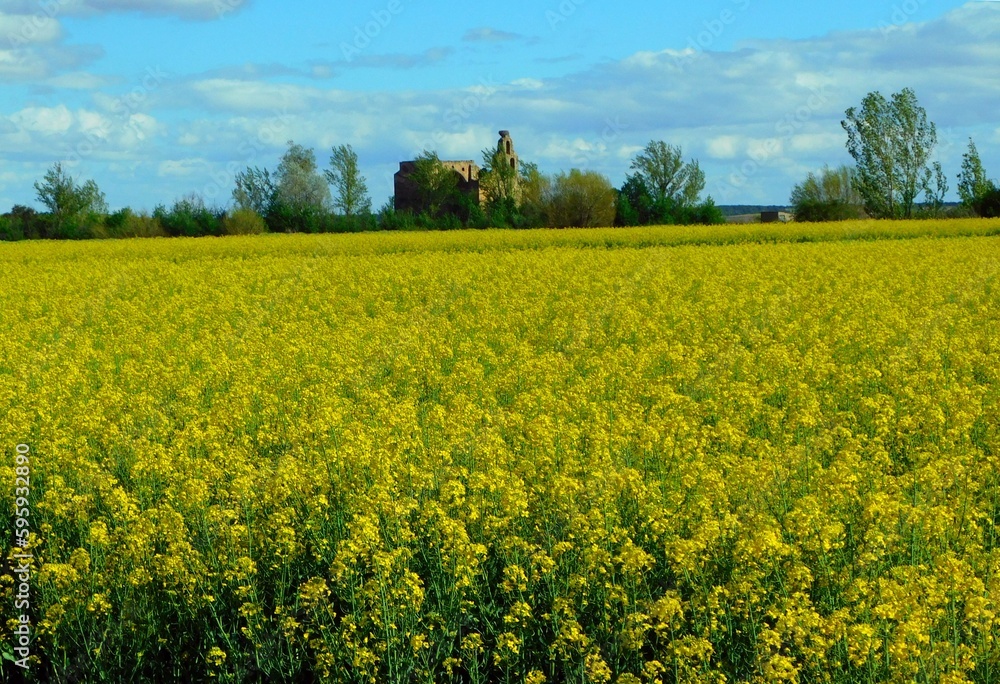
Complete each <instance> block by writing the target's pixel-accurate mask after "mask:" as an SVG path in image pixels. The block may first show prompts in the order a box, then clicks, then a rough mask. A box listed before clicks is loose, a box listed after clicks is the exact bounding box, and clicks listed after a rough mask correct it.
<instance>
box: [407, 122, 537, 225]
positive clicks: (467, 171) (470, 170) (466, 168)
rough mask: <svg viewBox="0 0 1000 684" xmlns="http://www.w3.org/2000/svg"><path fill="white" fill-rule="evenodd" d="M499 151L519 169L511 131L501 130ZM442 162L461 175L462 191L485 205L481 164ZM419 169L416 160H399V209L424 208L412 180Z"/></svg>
mask: <svg viewBox="0 0 1000 684" xmlns="http://www.w3.org/2000/svg"><path fill="white" fill-rule="evenodd" d="M497 150H499V151H500V152H502V153H503V155H504V157H505V158H506V163H508V164H510V167H511V168H512V169H514V170H515V171H516V170H517V168H518V164H519V161H518V158H517V152H515V151H514V141H513V140H512V139H511V137H510V131H500V140H499V142H497ZM441 164H442V165H443V166H444V167H445V168H448V169H451V170H452V171H453V172H454V173H455V174H457V175H458V189H459V192H462V193H463V194H465V195H467V196H468V197H470V198H472V200H473V201H474V202H476V203H477V204H479V205H482V204H483V202H485V200H486V194H485V191H484V189H483V188H482V187H481V186H480V184H479V171H480V168H479V165H478V164H476V162H474V161H472V160H471V159H464V160H459V161H452V160H449V161H443V160H442V161H441ZM416 168H417V163H416V161H404V162H399V171H397V172H396V174H395V176H393V185H394V189H395V195H394V203H395V207H396V211H412V212H414V213H419V212H420V211H422V210H423V209H424V207H422V206H421V197H420V191H419V189H418V188H417V185H416V183H415V182H414V181H413V179H412V175H413V172H414V171H415V170H416Z"/></svg>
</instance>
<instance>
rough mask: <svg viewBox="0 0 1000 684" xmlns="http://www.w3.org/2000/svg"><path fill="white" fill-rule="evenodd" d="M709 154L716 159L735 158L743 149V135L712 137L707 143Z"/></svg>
mask: <svg viewBox="0 0 1000 684" xmlns="http://www.w3.org/2000/svg"><path fill="white" fill-rule="evenodd" d="M706 149H707V150H708V154H709V156H712V157H715V158H716V159H733V158H734V157H736V155H737V154H739V152H740V149H741V137H740V136H738V135H720V136H717V137H715V138H712V139H711V140H709V141H708V144H707V145H706Z"/></svg>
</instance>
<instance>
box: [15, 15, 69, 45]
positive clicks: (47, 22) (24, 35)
mask: <svg viewBox="0 0 1000 684" xmlns="http://www.w3.org/2000/svg"><path fill="white" fill-rule="evenodd" d="M62 35H63V32H62V26H60V25H59V22H58V21H57V20H56V19H54V18H52V17H49V16H46V15H45V14H41V13H38V14H6V13H4V12H0V36H3V37H4V39H5V42H6V43H7V45H9V46H11V47H12V48H15V49H17V48H20V47H24V46H26V45H31V44H33V43H52V42H55V41H57V40H59V39H60V38H62Z"/></svg>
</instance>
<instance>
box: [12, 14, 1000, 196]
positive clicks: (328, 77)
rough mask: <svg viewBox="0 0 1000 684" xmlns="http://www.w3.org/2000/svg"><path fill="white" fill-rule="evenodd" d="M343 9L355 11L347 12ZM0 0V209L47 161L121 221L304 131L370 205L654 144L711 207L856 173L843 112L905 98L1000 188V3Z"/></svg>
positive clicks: (953, 170) (207, 187)
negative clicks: (974, 157) (437, 178)
mask: <svg viewBox="0 0 1000 684" xmlns="http://www.w3.org/2000/svg"><path fill="white" fill-rule="evenodd" d="M341 5H343V6H341ZM627 7H628V9H627V10H625V9H622V5H621V4H620V3H610V2H607V1H606V0H543V1H542V2H538V1H537V0H535V1H533V2H528V1H527V0H510V1H509V2H507V3H506V5H505V6H504V10H503V11H500V10H498V9H497V5H495V4H485V3H441V2H432V1H431V0H358V1H355V2H352V3H349V4H348V3H321V2H297V3H278V2H275V1H273V0H40V1H37V0H0V85H2V89H3V90H2V92H3V97H2V98H0V210H6V209H8V208H9V207H10V206H12V205H13V204H36V201H35V192H34V189H33V187H32V185H33V183H34V181H36V180H37V179H39V178H41V176H42V175H44V173H45V170H46V169H47V168H49V167H50V166H51V165H52V164H53V163H54V162H56V161H61V162H63V163H64V165H65V166H66V168H67V169H68V170H69V171H70V173H71V174H72V175H73V176H74V177H75V178H77V179H79V180H85V179H90V178H92V179H94V180H96V181H97V183H98V185H99V186H100V187H101V188H102V189H103V190H104V192H105V194H106V195H107V198H108V203H109V204H110V205H111V207H112V209H114V208H119V207H122V206H126V205H128V206H133V207H135V208H147V209H152V208H153V207H154V206H155V205H157V204H161V203H162V204H167V205H169V204H171V203H172V202H173V201H174V200H176V199H178V198H180V197H182V196H184V195H188V194H190V193H198V194H200V195H202V196H203V197H204V198H205V199H206V201H207V202H208V203H209V204H210V205H218V206H226V205H228V204H229V202H230V199H231V190H232V181H233V176H234V174H235V173H236V172H237V171H239V170H241V169H242V168H245V167H246V166H254V165H256V166H264V167H269V168H273V167H275V166H276V165H277V163H278V159H279V158H280V156H281V154H282V152H283V151H284V150H285V149H286V142H287V141H288V140H294V141H295V142H297V143H301V144H303V145H306V146H307V147H311V148H314V149H315V150H316V155H317V158H318V160H319V162H320V164H321V166H325V165H326V163H327V160H328V158H329V150H330V147H332V146H333V145H337V144H341V143H349V144H351V145H352V146H353V147H354V149H355V150H356V151H357V152H358V154H359V156H360V160H361V166H362V171H363V172H364V174H365V175H366V176H367V178H368V184H369V188H370V190H371V194H372V197H373V200H374V204H375V206H376V208H377V207H378V206H380V205H381V204H383V203H384V202H385V201H386V200H387V199H388V198H389V196H390V195H391V193H392V186H391V176H392V173H393V172H394V171H395V169H396V168H397V165H398V162H399V161H400V160H403V159H411V158H413V157H414V156H416V155H417V154H419V153H420V152H421V150H423V149H432V150H435V151H437V152H438V153H439V154H440V155H441V157H442V158H450V159H464V158H472V159H476V160H479V159H480V157H481V150H483V149H484V148H486V147H490V146H492V145H493V144H494V142H495V140H496V132H497V131H498V130H500V129H502V128H503V129H509V130H510V131H511V133H512V134H513V137H514V140H515V144H516V145H517V148H518V152H519V154H520V155H521V157H522V159H525V160H528V161H535V162H537V163H538V164H539V166H540V167H541V168H542V170H543V171H547V172H555V171H559V170H568V169H570V168H573V167H577V168H587V169H593V170H596V171H599V172H601V173H604V174H606V175H607V176H608V177H609V178H610V179H611V180H612V182H613V183H615V184H616V185H619V184H620V183H621V182H622V181H623V180H624V178H625V175H626V173H628V167H629V162H630V160H631V158H632V157H633V156H634V155H635V153H636V152H637V151H639V150H640V149H641V148H642V146H643V145H645V144H646V143H647V142H648V141H650V140H665V141H667V142H669V143H671V144H677V145H681V146H682V148H683V150H684V154H685V156H687V157H692V158H696V159H698V160H699V161H700V163H701V166H702V168H703V169H704V170H705V172H706V177H707V188H706V192H707V193H710V194H711V195H712V196H713V197H714V198H715V200H716V201H717V202H718V203H722V204H734V203H753V204H757V203H760V204H770V203H778V204H782V203H785V202H787V200H788V195H789V193H790V190H791V188H792V186H793V185H794V184H795V183H796V182H798V181H800V180H801V179H802V178H804V177H805V175H806V174H807V173H808V172H810V171H814V170H817V169H818V168H820V167H822V166H823V165H824V164H830V165H836V164H840V163H844V162H847V161H849V157H848V156H847V154H846V151H845V148H844V142H845V134H844V132H843V130H842V129H841V127H840V120H841V119H842V118H843V114H844V110H845V109H846V108H847V107H850V106H853V105H857V104H859V103H860V101H861V99H862V98H863V97H864V95H865V94H866V93H867V92H869V91H871V90H880V91H882V92H883V93H884V94H886V95H889V94H890V93H892V92H896V91H898V90H899V89H901V88H903V87H912V88H913V89H914V90H915V91H916V93H917V96H918V98H919V100H920V102H921V104H923V105H924V107H925V108H926V109H927V112H928V115H929V117H930V119H931V120H932V121H934V122H935V123H936V124H937V126H938V137H939V144H938V149H937V150H936V153H935V159H937V160H939V161H941V163H942V164H943V166H944V168H945V171H946V172H947V173H948V175H949V178H950V181H951V186H952V192H951V193H950V195H951V196H952V197H954V196H955V192H954V186H955V176H956V174H957V173H958V171H959V165H960V163H961V155H962V152H963V151H964V150H965V148H966V145H967V142H968V138H969V137H970V136H971V137H973V138H974V139H975V141H976V144H977V146H978V147H979V150H980V154H981V156H982V158H983V162H984V164H985V166H986V169H987V172H988V173H990V175H991V176H993V177H996V176H998V175H1000V106H998V105H1000V97H998V95H997V94H998V93H1000V2H971V3H967V4H963V3H960V2H949V1H945V0H894V1H892V2H888V1H887V2H879V1H874V2H872V1H871V0H869V1H866V2H861V1H859V0H847V1H846V2H839V3H816V4H812V3H791V2H778V1H776V0H710V1H709V2H704V3H680V2H663V1H662V0H660V1H658V2H654V1H652V0H642V1H640V2H632V3H629V4H628V6H627Z"/></svg>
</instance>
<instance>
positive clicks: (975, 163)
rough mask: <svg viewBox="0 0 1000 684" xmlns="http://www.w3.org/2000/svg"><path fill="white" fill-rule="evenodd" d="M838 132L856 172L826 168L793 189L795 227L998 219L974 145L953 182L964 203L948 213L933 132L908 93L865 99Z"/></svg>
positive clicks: (997, 197) (997, 189)
mask: <svg viewBox="0 0 1000 684" xmlns="http://www.w3.org/2000/svg"><path fill="white" fill-rule="evenodd" d="M841 127H842V128H843V129H844V131H845V132H846V133H847V151H848V153H849V154H850V155H851V157H852V158H853V159H854V162H855V165H854V166H853V167H851V166H840V167H838V168H834V169H831V168H829V167H824V168H823V169H822V170H821V171H819V172H818V173H810V174H808V176H807V177H806V179H805V180H804V181H802V182H801V183H799V184H797V185H796V186H795V187H794V188H793V189H792V195H791V200H790V201H791V204H792V211H793V212H794V213H795V219H796V220H797V221H839V220H843V219H851V218H862V217H865V216H868V217H871V218H879V219H909V218H936V217H944V216H951V217H966V216H981V217H987V218H992V217H997V216H1000V186H998V184H997V182H996V181H992V180H990V179H989V178H988V176H987V175H986V171H985V169H984V168H983V163H982V160H981V159H980V157H979V151H978V150H977V149H976V144H975V142H974V141H973V140H972V138H969V146H968V149H967V150H966V152H965V153H964V154H963V155H962V167H961V173H959V174H958V188H957V190H958V195H959V198H960V199H961V203H960V204H959V205H958V206H957V207H949V208H946V207H945V202H944V197H945V195H946V194H947V193H948V189H949V188H948V177H947V175H946V174H945V172H944V169H943V168H942V166H941V163H940V162H933V163H930V158H931V155H932V154H933V151H934V148H935V146H936V145H937V142H938V140H937V128H936V126H935V125H934V123H933V122H931V121H929V120H928V118H927V112H926V110H925V109H924V108H923V107H921V106H920V104H919V102H918V101H917V96H916V94H915V93H914V91H913V90H912V89H910V88H904V89H903V90H901V91H900V92H898V93H894V94H893V95H892V96H891V97H890V99H888V100H887V99H886V98H885V97H884V96H883V95H882V94H881V93H879V92H878V91H875V92H871V93H869V94H868V95H867V96H866V97H865V98H864V100H862V102H861V106H860V107H859V108H858V107H851V108H850V109H848V110H847V111H846V112H845V119H844V120H843V121H842V122H841ZM921 195H923V197H922V199H923V201H922V202H919V203H918V201H917V200H918V199H920V196H921Z"/></svg>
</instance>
